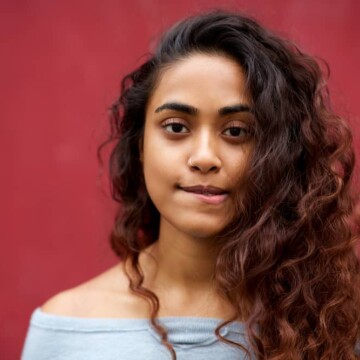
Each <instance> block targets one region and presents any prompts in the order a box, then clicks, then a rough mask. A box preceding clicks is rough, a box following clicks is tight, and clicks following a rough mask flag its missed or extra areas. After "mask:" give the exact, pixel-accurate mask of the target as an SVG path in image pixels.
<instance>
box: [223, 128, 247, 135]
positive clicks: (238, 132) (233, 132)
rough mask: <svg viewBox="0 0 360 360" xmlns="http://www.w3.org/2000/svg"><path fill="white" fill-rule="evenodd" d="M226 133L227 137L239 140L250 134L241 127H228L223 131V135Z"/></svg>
mask: <svg viewBox="0 0 360 360" xmlns="http://www.w3.org/2000/svg"><path fill="white" fill-rule="evenodd" d="M226 132H227V133H228V135H227V136H230V137H233V138H241V137H245V136H248V135H249V134H250V131H249V130H248V129H247V128H245V127H242V126H230V127H228V128H227V129H226V130H225V131H224V134H225V133H226Z"/></svg>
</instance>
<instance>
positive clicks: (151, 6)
mask: <svg viewBox="0 0 360 360" xmlns="http://www.w3.org/2000/svg"><path fill="white" fill-rule="evenodd" d="M213 6H218V7H219V6H226V7H228V8H232V9H239V10H245V11H246V12H247V13H249V14H251V15H253V16H255V17H257V18H258V19H259V20H261V21H262V22H263V23H264V24H266V25H268V26H270V27H272V28H273V29H275V30H277V31H279V32H280V33H281V34H284V35H288V36H289V37H290V38H293V39H294V40H295V41H296V42H298V43H299V44H300V45H301V47H302V48H303V49H306V50H307V51H308V52H310V53H311V54H313V55H317V56H319V57H321V58H324V59H327V61H328V62H329V64H330V67H331V69H332V75H331V81H330V85H331V88H332V90H333V94H334V99H335V102H336V104H337V108H338V109H339V110H340V112H341V113H342V114H345V115H347V116H350V118H351V119H352V124H353V128H354V133H355V135H356V148H357V153H358V154H359V151H360V141H359V140H358V139H359V135H360V125H359V114H360V103H359V101H358V96H359V92H360V85H359V84H360V70H359V61H360V46H359V45H360V44H359V35H360V22H359V15H360V2H359V1H357V0H342V1H330V0H317V1H312V0H306V1H305V0H303V1H296V0H292V1H291V0H273V1H260V0H249V1H219V0H213V1H200V0H199V1H194V0H182V1H165V0H158V1H150V0H133V1H131V2H130V1H115V0H107V1H102V2H101V1H93V0H92V1H90V0H75V1H74V0H72V1H68V0H62V1H60V0H52V1H48V0H33V1H25V0H17V1H14V0H2V1H1V2H0V46H1V52H0V91H1V92H0V144H1V151H0V166H1V177H0V192H1V193H0V196H1V197H0V198H1V207H0V211H1V213H0V219H1V220H0V221H1V226H0V231H1V233H0V239H1V252H0V269H1V275H0V276H1V277H0V281H1V289H2V291H1V293H2V296H1V297H0V302H1V313H0V314H1V321H0V358H1V359H8V360H9V359H10V360H11V359H16V358H18V357H19V354H20V350H21V348H22V345H23V341H24V337H25V333H26V329H27V326H28V321H29V317H30V314H31V312H32V311H33V309H34V308H35V307H37V306H39V305H40V304H41V303H43V302H44V301H45V300H46V299H47V298H49V297H50V296H51V295H53V294H55V293H57V292H59V291H60V290H63V289H65V288H69V287H72V286H74V285H76V284H78V283H80V282H83V281H85V280H86V279H88V278H90V277H92V276H94V275H95V274H97V273H99V272H100V271H103V270H105V269H106V268H107V267H108V266H110V265H112V264H113V263H114V262H115V261H116V260H115V257H114V256H113V255H112V254H111V251H110V249H109V246H108V243H107V234H108V231H109V228H110V226H111V223H112V219H113V205H112V203H111V201H110V200H109V197H108V195H107V190H106V178H105V177H101V172H100V170H99V167H98V164H97V160H96V147H97V146H98V144H99V143H100V142H101V140H103V139H104V134H105V133H106V129H107V117H106V113H107V107H108V106H109V105H110V103H111V102H112V100H113V99H114V98H115V97H116V96H117V91H118V88H119V81H120V78H121V77H122V75H124V74H125V73H126V72H127V71H129V70H131V69H132V68H134V67H135V66H136V65H138V64H139V63H140V61H141V57H142V55H143V54H144V53H146V52H147V51H148V48H149V47H148V44H149V42H150V41H151V40H152V39H153V38H154V35H155V34H157V33H159V32H160V31H161V29H163V28H164V27H166V26H168V25H169V24H171V23H172V22H173V21H175V20H177V19H179V18H181V17H183V16H186V15H188V14H190V13H192V12H193V11H197V10H200V9H205V8H212V7H213Z"/></svg>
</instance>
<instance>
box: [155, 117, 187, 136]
mask: <svg viewBox="0 0 360 360" xmlns="http://www.w3.org/2000/svg"><path fill="white" fill-rule="evenodd" d="M161 127H162V128H164V129H166V131H167V132H169V133H175V134H178V133H184V132H185V133H186V131H182V130H183V129H186V126H185V124H183V123H182V122H180V121H174V120H170V121H166V122H165V123H164V124H162V125H161ZM167 129H168V130H167Z"/></svg>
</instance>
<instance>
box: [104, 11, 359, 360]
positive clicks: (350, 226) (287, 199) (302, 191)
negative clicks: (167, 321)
mask: <svg viewBox="0 0 360 360" xmlns="http://www.w3.org/2000/svg"><path fill="white" fill-rule="evenodd" d="M194 52H201V53H206V54H212V53H220V54H224V55H226V56H230V57H231V58H232V59H234V60H235V61H236V62H237V63H238V64H239V65H240V66H241V67H242V68H243V69H244V72H245V75H246V81H247V89H248V91H249V94H250V95H251V100H252V106H253V109H254V115H255V119H256V121H255V124H254V137H255V144H256V145H255V149H254V154H253V156H252V158H251V162H250V164H249V169H248V178H247V182H246V187H245V189H246V191H245V194H243V196H242V197H241V198H240V196H239V197H238V203H237V207H236V208H237V210H238V211H237V212H236V213H235V214H234V216H233V218H231V219H229V220H230V221H229V224H228V226H227V227H226V228H225V229H224V230H223V231H222V232H221V234H218V236H217V239H218V242H219V244H220V245H221V246H220V248H219V252H218V256H217V261H216V271H215V282H216V286H217V288H218V289H219V290H220V291H221V292H222V294H224V296H226V298H227V299H228V300H229V301H230V302H231V303H232V304H233V306H234V308H235V309H236V311H237V314H238V315H239V316H240V315H242V316H243V315H244V314H246V327H247V333H248V336H249V341H250V344H251V347H252V349H251V351H254V353H255V354H256V357H257V358H258V359H269V360H270V359H271V360H288V359H293V360H298V359H299V360H300V359H308V360H315V359H316V360H318V359H322V360H324V359H327V360H328V359H334V360H335V359H336V360H338V359H357V358H359V356H357V355H355V352H354V348H355V344H356V341H357V339H359V332H360V330H359V329H360V270H359V260H358V258H357V257H356V255H355V251H354V245H355V242H356V240H357V239H358V234H359V228H358V227H357V224H356V221H355V220H356V219H355V217H354V199H353V196H352V194H351V179H352V174H353V169H354V152H353V148H352V136H351V132H350V130H349V128H348V126H347V124H346V122H345V121H344V120H343V119H341V118H340V117H338V116H337V115H335V114H334V113H333V112H332V110H331V108H330V102H329V96H328V92H327V87H326V83H325V81H324V76H323V74H322V71H321V69H320V67H319V65H318V64H317V62H316V61H315V60H314V59H313V58H311V57H310V56H308V55H306V54H304V53H302V52H301V51H300V50H299V49H298V48H297V47H296V46H295V45H294V44H293V43H291V42H289V41H286V40H283V39H280V38H279V37H277V36H275V35H274V34H272V33H271V32H270V31H268V30H266V29H264V28H263V27H262V26H260V25H259V24H258V23H257V22H256V21H254V20H252V19H250V18H248V17H245V16H242V15H239V14H236V13H231V12H224V11H212V12H210V13H205V14H201V15H197V16H193V17H190V18H188V19H185V20H183V21H181V22H179V23H178V24H176V25H175V26H174V27H172V28H171V29H170V30H169V31H168V32H166V33H165V34H164V36H163V37H162V39H161V40H160V42H159V45H158V47H157V49H156V51H155V53H154V54H152V55H151V56H149V58H148V60H147V61H146V62H145V63H144V64H143V65H141V66H140V67H139V68H138V69H136V70H135V71H134V72H132V73H130V74H128V75H127V76H125V78H124V79H123V81H122V86H121V95H120V97H119V99H118V100H117V101H116V102H115V103H114V104H113V106H112V108H111V125H112V127H111V130H112V131H111V138H110V140H114V141H115V142H116V144H115V147H114V149H113V151H112V153H111V158H110V175H111V184H112V193H113V197H114V199H115V200H116V201H118V202H119V203H121V207H120V210H119V213H118V216H117V218H116V223H115V226H114V229H113V232H112V235H111V244H112V248H113V250H114V251H115V253H116V254H118V255H119V256H120V257H121V258H122V259H123V260H125V259H129V260H130V263H131V264H132V267H133V270H134V271H133V272H132V274H127V275H128V277H129V281H130V288H131V290H132V291H133V292H134V293H136V294H138V295H140V296H145V298H147V299H149V301H150V304H151V305H152V313H151V319H150V320H151V324H152V326H153V327H154V328H155V329H156V331H157V332H158V333H159V334H160V335H161V337H162V341H163V344H164V345H165V346H167V348H168V349H169V350H170V351H171V353H172V355H173V358H176V354H175V351H174V349H173V347H172V346H171V344H170V343H169V342H168V341H167V332H166V329H165V328H164V327H162V326H161V325H160V324H159V323H158V321H157V320H156V316H157V314H158V311H159V306H160V304H159V300H158V298H157V296H156V294H155V293H153V292H152V291H150V290H149V289H146V288H145V287H144V286H142V283H143V280H144V277H143V273H142V271H141V268H140V266H139V262H138V257H139V253H140V252H141V250H143V249H144V248H146V247H147V246H149V245H150V244H152V243H154V242H155V241H156V240H157V237H158V233H159V219H160V215H159V212H158V211H157V209H156V208H155V206H154V204H153V203H152V201H151V199H150V198H149V196H148V193H147V190H146V187H145V183H144V177H143V172H142V165H141V162H140V159H139V147H138V143H139V139H141V138H142V136H143V130H144V122H145V109H146V106H147V102H148V99H149V97H150V95H151V94H152V91H153V89H154V86H155V83H156V81H157V80H158V79H159V76H161V70H162V69H163V68H164V67H165V66H168V65H171V64H172V63H174V62H176V61H178V60H179V59H183V58H185V57H186V56H188V55H190V54H192V53H194ZM244 304H251V306H247V307H245V306H244ZM234 320H236V318H232V319H227V321H224V322H223V323H222V324H220V325H219V326H218V328H217V329H216V335H217V336H218V338H219V339H220V340H222V341H224V342H226V343H229V344H232V345H234V346H239V347H241V345H237V344H236V343H233V342H232V341H230V340H228V339H226V338H224V337H222V336H221V335H220V333H219V330H220V329H221V327H222V326H225V325H227V324H228V323H229V322H231V321H234ZM239 340H240V339H239ZM243 350H244V351H245V352H246V353H247V354H248V355H249V356H250V353H249V352H248V350H250V349H245V348H244V349H243Z"/></svg>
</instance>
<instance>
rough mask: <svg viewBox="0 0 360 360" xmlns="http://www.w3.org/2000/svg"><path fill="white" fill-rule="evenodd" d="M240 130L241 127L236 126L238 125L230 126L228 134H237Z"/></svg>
mask: <svg viewBox="0 0 360 360" xmlns="http://www.w3.org/2000/svg"><path fill="white" fill-rule="evenodd" d="M240 132H241V129H240V128H238V127H232V128H230V134H231V135H232V136H239V135H240Z"/></svg>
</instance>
